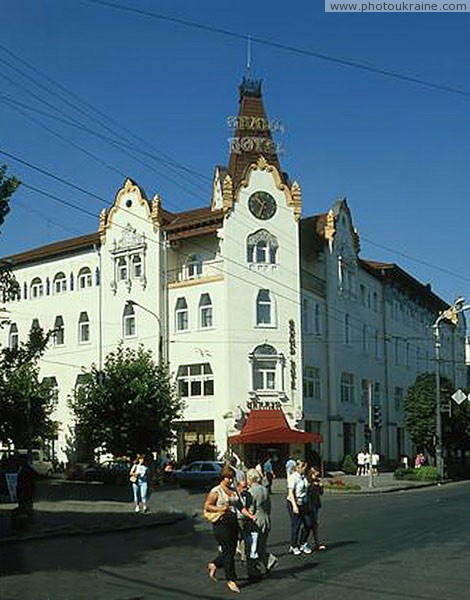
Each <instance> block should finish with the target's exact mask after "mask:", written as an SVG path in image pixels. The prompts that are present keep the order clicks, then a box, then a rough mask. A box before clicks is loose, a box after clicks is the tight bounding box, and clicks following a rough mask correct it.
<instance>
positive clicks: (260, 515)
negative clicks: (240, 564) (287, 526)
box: [246, 469, 278, 580]
mask: <svg viewBox="0 0 470 600" xmlns="http://www.w3.org/2000/svg"><path fill="white" fill-rule="evenodd" d="M246 478H247V483H248V489H249V492H250V496H251V505H250V507H249V511H250V513H251V514H252V515H253V517H254V523H253V525H254V530H255V532H256V534H257V546H256V553H253V552H251V553H249V554H248V552H247V571H248V579H249V580H259V579H260V578H261V577H262V575H264V574H267V573H269V572H270V571H271V569H273V568H274V567H275V566H276V565H277V563H278V560H277V558H276V557H275V556H274V554H271V553H270V552H268V551H267V544H268V537H269V532H270V531H271V499H270V498H269V492H268V490H267V488H266V487H265V486H264V485H262V484H261V481H260V476H259V473H258V471H257V470H256V469H249V470H248V472H247V475H246Z"/></svg>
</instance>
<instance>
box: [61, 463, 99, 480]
mask: <svg viewBox="0 0 470 600" xmlns="http://www.w3.org/2000/svg"><path fill="white" fill-rule="evenodd" d="M100 473H101V469H100V466H99V465H98V464H97V463H72V464H69V465H67V467H66V468H65V472H64V477H65V479H69V480H72V481H100Z"/></svg>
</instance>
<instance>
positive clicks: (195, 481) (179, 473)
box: [174, 460, 224, 488]
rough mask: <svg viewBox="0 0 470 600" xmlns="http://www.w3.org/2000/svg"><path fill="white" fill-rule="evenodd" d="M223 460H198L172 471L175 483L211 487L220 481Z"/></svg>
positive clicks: (186, 485) (184, 485)
mask: <svg viewBox="0 0 470 600" xmlns="http://www.w3.org/2000/svg"><path fill="white" fill-rule="evenodd" d="M223 466H224V463H223V462H216V461H213V460H205V461H203V460H199V461H195V462H192V463H190V464H189V465H187V466H186V467H182V468H181V469H177V470H176V471H174V477H175V480H176V482H177V483H179V484H180V485H181V486H183V487H204V488H207V487H211V486H213V485H217V484H218V483H219V481H220V472H221V471H222V467H223Z"/></svg>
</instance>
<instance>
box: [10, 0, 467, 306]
mask: <svg viewBox="0 0 470 600" xmlns="http://www.w3.org/2000/svg"><path fill="white" fill-rule="evenodd" d="M116 3H119V4H121V5H124V6H131V7H134V8H137V9H141V10H143V11H149V12H153V13H158V14H160V15H167V16H168V17H174V18H177V19H185V20H188V21H193V22H197V23H200V24H203V25H205V26H208V27H210V28H220V29H224V30H229V31H232V32H234V33H237V34H240V35H242V36H247V35H249V34H251V35H252V36H253V37H254V38H263V39H265V40H271V41H273V42H275V43H279V44H283V45H286V46H295V47H297V48H301V49H307V50H311V51H314V52H318V53H322V54H324V55H328V56H331V57H338V58H342V59H346V60H349V61H353V62H357V63H362V64H366V65H370V66H372V67H375V68H377V69H382V70H386V71H394V72H397V73H400V74H403V75H407V76H411V77H415V78H419V79H422V80H427V81H430V82H435V83H438V84H440V85H444V86H449V87H451V88H456V89H460V90H463V91H465V92H467V94H468V95H465V94H460V95H459V94H455V93H450V92H445V91H440V90H436V89H432V88H429V87H426V86H424V85H420V84H417V83H411V82H407V81H403V80H400V79H397V78H392V77H385V76H383V75H379V74H377V73H373V72H367V71H364V70H360V69H357V68H352V67H346V66H341V65H339V64H335V63H334V62H331V61H325V60H320V59H318V58H315V57H313V56H305V55H301V54H298V53H294V52H289V51H286V50H282V49H280V48H276V47H274V46H270V45H266V44H260V43H256V41H255V42H253V45H252V57H253V72H254V75H255V76H257V77H259V78H262V79H263V89H264V98H265V105H266V108H267V111H268V114H269V116H270V118H275V119H280V120H281V121H282V123H283V124H284V125H285V127H286V132H285V133H284V134H283V135H282V136H281V137H280V138H279V141H281V142H282V143H283V145H284V147H285V153H284V154H283V155H282V156H281V163H282V166H283V168H284V170H286V171H287V172H288V173H289V175H290V176H291V178H293V179H297V180H298V181H299V182H300V183H301V185H302V190H303V213H304V216H308V215H311V214H315V213H320V212H325V211H327V210H328V209H329V208H330V206H331V205H332V203H333V202H334V201H335V199H336V198H337V197H339V196H346V197H347V199H348V203H349V206H350V208H351V211H352V214H353V218H354V222H355V225H356V227H357V229H358V231H359V235H360V238H361V255H362V257H363V258H370V259H374V260H383V261H388V262H396V263H398V264H400V266H402V267H403V268H405V269H406V270H407V271H409V272H410V273H411V274H412V275H414V276H415V277H416V278H418V279H419V280H420V281H422V282H423V283H427V282H431V284H432V286H433V289H434V290H435V291H436V292H437V293H438V294H440V295H442V296H443V297H444V298H445V299H446V300H447V301H452V300H453V299H454V298H455V297H457V296H459V295H463V296H466V297H467V299H470V275H469V272H468V268H467V265H468V251H467V247H466V240H467V225H468V222H469V218H468V217H469V211H470V208H469V202H468V199H469V197H470V180H469V174H470V168H469V165H468V160H469V155H470V154H469V146H470V135H469V114H470V72H469V70H468V57H469V53H470V37H469V36H468V26H469V20H470V14H442V13H439V14H419V13H415V14H391V13H388V14H333V13H328V14H325V13H324V10H323V2H321V1H319V0H318V1H316V2H312V1H311V0H310V1H304V0H298V1H294V2H291V3H289V4H285V3H282V4H280V3H278V4H275V3H273V2H266V1H264V0H260V1H259V2H257V3H253V2H248V1H246V0H239V1H238V2H237V3H234V4H232V5H231V7H230V9H228V8H224V9H223V10H222V4H221V3H220V2H215V1H212V0H204V1H202V2H190V1H185V2H183V1H180V0H172V1H171V2H170V1H163V0H162V1H160V2H158V3H156V2H153V1H151V0H132V1H131V0H116ZM2 21H3V23H4V24H3V25H2V39H1V40H0V46H1V47H0V150H2V151H4V152H7V153H9V154H11V155H13V156H15V157H17V158H19V159H22V160H24V161H27V162H29V163H31V164H33V165H35V166H37V167H40V168H42V169H44V170H45V171H47V172H50V173H52V174H54V175H55V176H56V177H59V178H62V179H64V180H66V181H68V182H70V183H72V184H74V185H75V186H78V187H80V188H83V189H84V190H87V191H89V192H91V193H92V194H94V196H90V195H86V194H84V193H82V192H80V191H79V190H77V189H72V188H70V187H68V186H66V185H64V184H63V183H60V182H59V181H57V180H54V179H51V178H49V177H46V176H45V175H44V174H41V173H39V172H37V171H34V170H32V169H30V168H28V167H27V166H26V165H24V164H21V163H20V162H18V161H17V160H16V159H13V158H11V157H9V156H5V155H0V161H1V162H6V163H8V165H9V173H11V174H16V175H17V176H18V177H20V179H22V181H23V182H24V183H25V184H27V185H30V186H32V187H35V188H37V189H40V190H43V191H44V192H46V193H47V194H50V195H53V196H57V197H58V198H60V199H61V200H63V201H65V202H66V203H69V204H71V205H72V206H75V207H77V208H78V210H74V209H73V208H72V207H70V206H66V205H64V204H60V203H59V202H57V201H55V200H53V199H52V198H50V197H47V196H45V195H43V194H40V193H39V192H36V191H33V190H31V189H27V188H26V187H24V186H23V187H22V188H21V189H20V190H19V191H18V192H17V194H16V195H15V196H14V199H13V201H12V212H11V213H10V215H9V216H8V217H7V220H6V222H5V224H4V226H3V227H2V233H1V237H0V254H1V255H3V256H5V255H8V254H12V253H16V252H20V251H22V250H25V249H28V248H32V247H36V246H40V245H43V244H46V243H50V242H52V241H56V240H60V239H64V238H66V237H73V236H75V235H80V234H82V233H90V232H92V231H96V230H97V227H98V215H99V211H100V209H101V208H102V207H103V206H109V205H110V204H111V203H112V201H113V198H114V195H115V193H116V192H117V190H118V189H119V188H120V186H121V184H122V182H123V180H124V177H125V176H130V177H132V178H133V179H134V180H136V181H137V182H138V183H139V184H140V185H141V186H142V187H143V188H144V189H145V190H146V192H147V195H148V196H149V197H151V196H153V195H154V194H155V193H156V192H159V193H160V194H161V195H162V197H163V201H164V205H165V206H166V208H168V209H169V210H171V211H177V210H185V209H190V208H194V207H198V206H203V205H207V204H208V203H209V202H210V195H211V179H212V174H213V171H214V167H215V165H216V164H225V163H226V161H227V157H228V142H227V139H228V138H229V137H230V134H231V131H230V129H228V128H227V126H226V122H225V120H226V118H227V116H230V115H234V114H236V113H237V108H238V90H237V86H238V83H239V81H240V79H241V76H242V75H243V73H244V69H245V63H246V42H245V41H244V40H243V39H241V38H239V37H236V36H226V35H221V34H218V33H215V32H211V31H207V30H204V29H197V28H194V27H187V26H183V25H181V24H177V23H175V22H171V21H168V20H162V19H156V18H151V17H150V16H147V15H142V14H138V13H135V12H134V13H133V12H129V11H122V10H116V9H114V8H111V7H109V6H103V5H99V4H94V3H90V2H88V1H86V0H75V1H69V2H63V0H43V1H42V2H37V1H35V0H17V2H15V3H13V2H9V3H5V4H4V6H3V7H2ZM18 59H20V60H21V61H25V62H20V61H19V60H18ZM12 66H13V68H12ZM31 67H32V68H31ZM24 74H26V75H27V76H29V77H32V78H34V80H36V81H37V82H39V83H40V86H37V85H36V84H35V83H34V82H33V81H32V80H31V79H28V78H25V77H24ZM44 76H46V77H48V78H50V79H46V78H45V77H44ZM51 80H53V82H54V83H53V82H52V81H51ZM57 84H59V85H60V86H62V88H59V87H57ZM63 88H65V89H66V90H68V91H69V92H72V93H73V94H74V95H75V96H69V95H67V94H66V93H65V92H64V91H63ZM49 91H51V92H52V93H49ZM30 92H32V93H33V94H34V95H31V93H30ZM61 97H63V98H66V99H67V101H68V102H69V104H66V103H64V102H62V101H61V100H60V98H61ZM77 97H78V98H79V99H80V101H78V100H77ZM18 103H22V104H18ZM70 103H71V104H73V105H77V106H79V108H80V110H79V111H77V110H76V109H75V108H73V107H72V106H70ZM85 103H86V104H85ZM31 109H34V111H33V110H31ZM92 109H98V110H99V111H101V112H100V113H93V112H92ZM19 110H21V111H22V112H19ZM37 111H43V113H48V114H49V115H53V116H55V117H57V119H62V121H59V120H57V119H53V118H50V117H48V116H46V115H45V114H42V113H40V112H37ZM89 114H93V115H94V118H95V120H94V121H93V120H90V118H89V116H88V115H89ZM26 115H28V116H26ZM28 117H29V118H28ZM107 117H109V118H111V119H112V121H110V120H108V119H107ZM31 119H34V121H33V120H31ZM64 120H66V121H74V122H75V125H76V126H75V127H71V126H69V125H67V124H66V123H64V122H63V121H64ZM103 125H105V126H106V128H104V127H103ZM122 127H125V128H126V129H123V128H122ZM92 132H94V133H95V134H96V135H92ZM58 136H60V137H58ZM133 136H136V137H133ZM105 138H107V140H106V139H105ZM123 138H125V139H123ZM108 142H111V143H108ZM116 143H118V144H119V145H120V147H119V148H118V147H117V146H116ZM90 154H93V155H94V157H92V156H90ZM168 157H170V158H171V160H172V161H174V163H177V164H178V166H177V167H175V166H174V165H173V166H172V168H171V169H169V168H168V163H167V162H166V163H165V162H162V160H161V159H162V158H164V160H165V161H167V160H168ZM181 166H183V167H184V169H190V170H191V171H190V172H188V171H186V170H185V171H183V172H182V171H181ZM175 169H176V171H175ZM181 173H183V174H184V177H182V175H181ZM97 197H98V198H97ZM89 213H91V214H89Z"/></svg>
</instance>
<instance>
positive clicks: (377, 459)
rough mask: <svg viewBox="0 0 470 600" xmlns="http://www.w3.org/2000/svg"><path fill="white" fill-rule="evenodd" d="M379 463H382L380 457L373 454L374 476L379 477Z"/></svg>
mask: <svg viewBox="0 0 470 600" xmlns="http://www.w3.org/2000/svg"><path fill="white" fill-rule="evenodd" d="M379 463H380V456H379V455H378V454H377V453H376V452H374V454H372V459H371V467H372V475H376V476H378V475H379Z"/></svg>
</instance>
